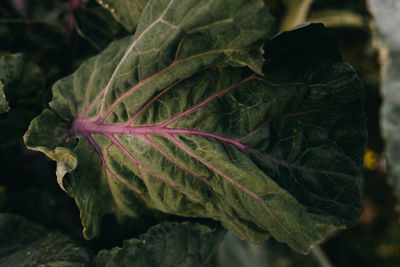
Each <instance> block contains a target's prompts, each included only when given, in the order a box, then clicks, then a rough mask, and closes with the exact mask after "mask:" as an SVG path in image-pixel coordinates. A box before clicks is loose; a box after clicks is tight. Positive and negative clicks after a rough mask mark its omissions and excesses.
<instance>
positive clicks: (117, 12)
mask: <svg viewBox="0 0 400 267" xmlns="http://www.w3.org/2000/svg"><path fill="white" fill-rule="evenodd" d="M97 2H98V3H99V4H100V5H101V6H103V7H104V8H106V9H107V10H108V11H110V13H111V14H112V15H113V16H114V18H115V19H116V20H117V21H119V22H120V23H121V24H122V25H124V27H125V28H126V29H127V30H128V31H129V32H134V31H135V29H136V26H137V25H138V23H139V19H140V16H141V15H142V12H143V10H144V8H145V6H146V4H147V2H148V0H97Z"/></svg>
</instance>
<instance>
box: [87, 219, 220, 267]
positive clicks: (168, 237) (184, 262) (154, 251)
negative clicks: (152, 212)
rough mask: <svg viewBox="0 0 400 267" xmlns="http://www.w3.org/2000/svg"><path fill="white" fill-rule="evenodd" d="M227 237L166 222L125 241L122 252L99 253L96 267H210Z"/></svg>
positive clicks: (200, 227) (217, 231)
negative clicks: (213, 257) (210, 261)
mask: <svg viewBox="0 0 400 267" xmlns="http://www.w3.org/2000/svg"><path fill="white" fill-rule="evenodd" d="M224 233H225V232H224V231H222V229H221V228H220V227H213V228H211V227H208V226H205V225H201V224H198V223H189V222H183V223H171V222H166V223H162V224H159V225H156V226H154V227H152V228H150V229H149V231H147V232H146V233H145V234H144V235H142V236H141V237H140V238H139V239H136V238H133V239H129V240H125V241H124V244H123V246H122V247H121V248H120V247H116V248H113V249H111V250H102V251H100V252H99V253H98V254H97V256H96V257H95V259H94V264H95V266H98V267H101V266H138V267H142V266H143V267H147V266H171V267H172V266H173V267H185V266H187V267H195V266H198V267H201V266H207V264H206V263H207V262H208V260H209V258H210V256H211V254H212V252H214V250H215V248H216V246H217V245H218V244H219V242H220V241H221V240H222V238H223V236H224Z"/></svg>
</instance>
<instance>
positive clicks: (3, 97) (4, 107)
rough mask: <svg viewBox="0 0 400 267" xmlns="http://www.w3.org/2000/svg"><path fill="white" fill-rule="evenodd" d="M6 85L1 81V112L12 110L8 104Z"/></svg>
mask: <svg viewBox="0 0 400 267" xmlns="http://www.w3.org/2000/svg"><path fill="white" fill-rule="evenodd" d="M3 88H4V85H3V83H2V82H1V81H0V113H4V112H7V111H9V110H10V106H9V105H8V102H7V99H6V95H5V94H4V89H3Z"/></svg>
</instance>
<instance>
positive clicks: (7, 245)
mask: <svg viewBox="0 0 400 267" xmlns="http://www.w3.org/2000/svg"><path fill="white" fill-rule="evenodd" d="M0 232H1V236H0V266H27V267H28V266H32V267H33V266H88V263H89V261H90V258H91V253H90V252H88V251H87V250H86V249H84V248H81V247H80V246H79V245H78V243H77V242H76V241H74V240H73V239H72V238H70V237H68V236H66V235H64V234H61V233H59V232H48V231H46V230H45V229H44V228H42V227H41V226H39V225H36V224H33V223H31V222H29V221H27V220H25V219H24V218H22V217H20V216H17V215H12V214H7V213H0Z"/></svg>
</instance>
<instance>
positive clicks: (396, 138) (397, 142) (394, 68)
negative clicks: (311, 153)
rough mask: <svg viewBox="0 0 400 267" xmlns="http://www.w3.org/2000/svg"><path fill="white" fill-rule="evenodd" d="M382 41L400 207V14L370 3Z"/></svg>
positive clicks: (385, 125)
mask: <svg viewBox="0 0 400 267" xmlns="http://www.w3.org/2000/svg"><path fill="white" fill-rule="evenodd" d="M371 7H372V10H373V11H374V13H375V14H374V15H375V17H376V23H377V28H378V30H379V33H380V35H381V38H382V40H383V41H384V42H386V44H387V46H388V48H389V51H390V53H389V57H388V58H386V60H384V61H383V64H384V65H385V68H383V69H384V70H385V73H384V75H383V81H382V93H381V94H382V98H383V103H382V112H381V113H380V114H381V124H382V137H383V138H384V140H385V154H386V158H387V165H388V172H389V180H390V181H391V183H392V185H393V187H394V189H395V192H396V195H397V199H398V205H399V204H400V164H399V163H400V154H399V147H400V135H399V130H400V104H399V100H400V93H399V83H400V78H399V75H398V73H399V71H400V64H399V62H400V41H399V40H400V39H399V38H400V30H399V28H398V27H396V24H397V23H396V22H398V20H393V18H397V17H396V16H395V14H398V13H397V12H400V7H399V5H398V3H397V2H396V1H375V0H373V1H371Z"/></svg>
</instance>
